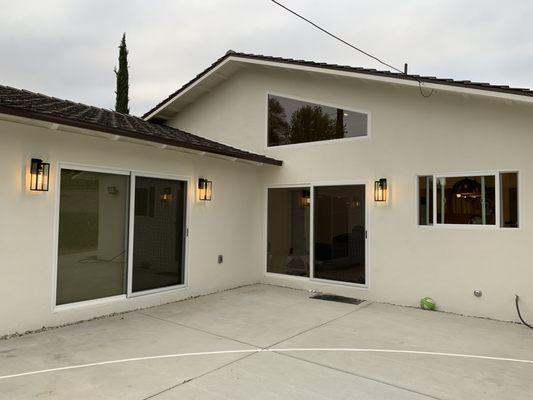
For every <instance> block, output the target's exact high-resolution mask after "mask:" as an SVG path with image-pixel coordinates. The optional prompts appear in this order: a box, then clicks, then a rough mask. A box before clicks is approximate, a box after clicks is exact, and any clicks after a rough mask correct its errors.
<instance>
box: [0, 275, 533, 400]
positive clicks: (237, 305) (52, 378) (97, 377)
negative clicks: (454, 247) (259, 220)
mask: <svg viewBox="0 0 533 400" xmlns="http://www.w3.org/2000/svg"><path fill="white" fill-rule="evenodd" d="M296 348H371V349H394V350H412V351H423V352H439V353H457V354H469V355H479V356H489V357H501V358H513V359H522V360H533V331H531V330H528V329H527V328H525V327H524V326H520V325H517V324H512V323H504V322H497V321H491V320H484V319H479V318H468V317H461V316H457V315H450V314H445V313H437V312H428V311H421V310H417V309H411V308H405V307H397V306H392V305H386V304H378V303H372V304H369V303H363V304H362V305H359V306H354V305H350V304H342V303H333V302H327V301H321V300H312V299H309V294H308V293H306V292H304V291H298V290H292V289H287V288H280V287H274V286H267V285H253V286H247V287H242V288H238V289H234V290H230V291H226V292H222V293H217V294H214V295H209V296H204V297H199V298H196V299H191V300H187V301H182V302H177V303H172V304H167V305H164V306H160V307H155V308H150V309H145V310H141V311H136V312H131V313H128V314H124V315H120V316H116V317H110V318H105V319H99V320H94V321H90V322H86V323H82V324H78V325H72V326H68V327H64V328H59V329H53V330H49V331H46V332H42V333H38V334H31V335H26V336H22V337H18V338H12V339H8V340H2V341H0V377H1V376H6V375H11V374H17V373H24V372H30V371H36V370H42V369H49V368H56V367H64V366H71V365H80V364H87V363H96V362H105V361H110V360H118V359H129V358H136V357H147V356H157V355H166V354H177V353H195V352H211V351H226V350H247V351H248V352H241V353H239V352H236V353H222V354H210V355H194V356H185V357H173V358H162V359H149V360H137V361H129V362H122V363H116V364H108V365H100V366H91V367H86V368H78V369H67V370H60V371H54V372H46V373H40V374H34V375H27V376H19V377H12V378H5V379H0V399H10V400H12V399H33V398H36V399H118V398H120V399H138V400H140V399H149V398H153V399H158V400H167V399H427V398H432V399H458V398H468V399H529V398H531V396H532V395H533V379H531V377H532V376H533V364H531V363H520V362H515V361H502V360H491V359H479V358H463V357H453V356H443V355H428V354H416V353H374V352H348V351H346V352H338V351H337V352H327V351H287V350H286V349H296ZM258 349H267V351H261V352H259V351H252V350H258ZM276 349H285V350H283V351H281V352H276Z"/></svg>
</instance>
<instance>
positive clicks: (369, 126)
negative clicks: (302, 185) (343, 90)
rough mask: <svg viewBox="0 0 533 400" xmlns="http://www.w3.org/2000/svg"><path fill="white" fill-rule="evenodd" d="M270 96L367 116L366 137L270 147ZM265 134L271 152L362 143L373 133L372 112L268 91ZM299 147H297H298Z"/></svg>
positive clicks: (311, 98) (265, 143)
mask: <svg viewBox="0 0 533 400" xmlns="http://www.w3.org/2000/svg"><path fill="white" fill-rule="evenodd" d="M268 96H278V97H285V98H287V99H290V100H296V101H303V102H306V103H312V104H316V105H318V106H324V107H332V108H340V109H343V110H346V111H351V112H355V113H359V114H365V115H366V120H367V127H366V135H365V136H353V137H347V138H340V139H328V140H317V141H314V142H303V143H289V144H280V145H276V146H270V145H269V144H268ZM264 115H265V123H264V126H265V134H264V149H265V150H270V149H287V148H289V149H290V148H297V147H305V146H313V145H325V144H338V143H346V141H361V140H368V139H370V136H371V131H372V112H371V111H370V110H368V109H357V108H353V107H346V106H344V105H342V104H338V103H330V102H327V101H322V100H318V99H316V98H313V97H300V96H294V95H290V94H286V93H281V92H275V91H271V90H267V91H266V92H265V114H264ZM296 146H297V147H296Z"/></svg>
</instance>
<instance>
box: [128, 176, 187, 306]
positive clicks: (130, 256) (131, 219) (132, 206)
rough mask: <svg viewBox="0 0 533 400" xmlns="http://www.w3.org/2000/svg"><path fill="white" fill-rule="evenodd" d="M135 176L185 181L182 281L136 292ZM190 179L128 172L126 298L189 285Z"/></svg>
mask: <svg viewBox="0 0 533 400" xmlns="http://www.w3.org/2000/svg"><path fill="white" fill-rule="evenodd" d="M137 177H142V178H156V179H169V180H177V181H182V182H186V183H187V189H186V195H187V199H186V201H185V218H184V224H185V226H184V230H185V233H184V236H185V246H184V249H183V251H184V254H183V283H181V284H177V285H172V286H165V287H161V288H155V289H148V290H141V291H138V292H134V291H133V244H134V231H135V184H136V182H135V179H136V178H137ZM191 182H192V181H191V179H190V178H189V177H187V176H182V175H170V174H161V173H154V172H146V171H131V173H130V209H129V212H130V213H129V222H128V223H129V225H128V264H127V277H126V296H127V297H128V298H134V297H139V296H144V295H147V294H154V293H161V292H168V291H170V290H176V289H184V288H187V287H188V286H189V268H188V265H189V263H188V256H189V235H188V231H189V218H190V215H191V205H192V196H191Z"/></svg>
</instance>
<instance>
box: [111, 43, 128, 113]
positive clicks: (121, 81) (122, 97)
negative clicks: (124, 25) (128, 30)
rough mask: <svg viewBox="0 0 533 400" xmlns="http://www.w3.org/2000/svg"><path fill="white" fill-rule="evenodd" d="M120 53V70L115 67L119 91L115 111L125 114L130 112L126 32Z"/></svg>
mask: <svg viewBox="0 0 533 400" xmlns="http://www.w3.org/2000/svg"><path fill="white" fill-rule="evenodd" d="M118 48H119V53H118V70H117V68H116V67H115V69H114V71H115V75H116V77H117V91H116V92H115V94H116V102H115V111H117V112H119V113H123V114H129V113H130V109H129V107H128V102H129V98H128V92H129V86H130V85H129V76H128V48H127V47H126V34H125V33H124V34H123V35H122V40H121V41H120V46H118Z"/></svg>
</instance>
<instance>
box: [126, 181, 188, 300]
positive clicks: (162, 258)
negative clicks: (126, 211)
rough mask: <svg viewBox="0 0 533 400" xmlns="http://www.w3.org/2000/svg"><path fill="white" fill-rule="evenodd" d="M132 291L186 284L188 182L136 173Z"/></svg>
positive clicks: (132, 243)
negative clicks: (137, 174)
mask: <svg viewBox="0 0 533 400" xmlns="http://www.w3.org/2000/svg"><path fill="white" fill-rule="evenodd" d="M134 204H135V205H134V213H133V214H134V222H133V233H132V236H133V237H132V240H131V246H132V260H131V264H132V266H131V292H133V293H135V292H143V291H146V290H154V289H161V288H166V287H170V286H176V285H183V284H184V283H185V273H184V271H185V236H186V218H185V216H186V204H187V182H186V181H181V180H172V179H161V178H154V177H146V176H135V191H134Z"/></svg>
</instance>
